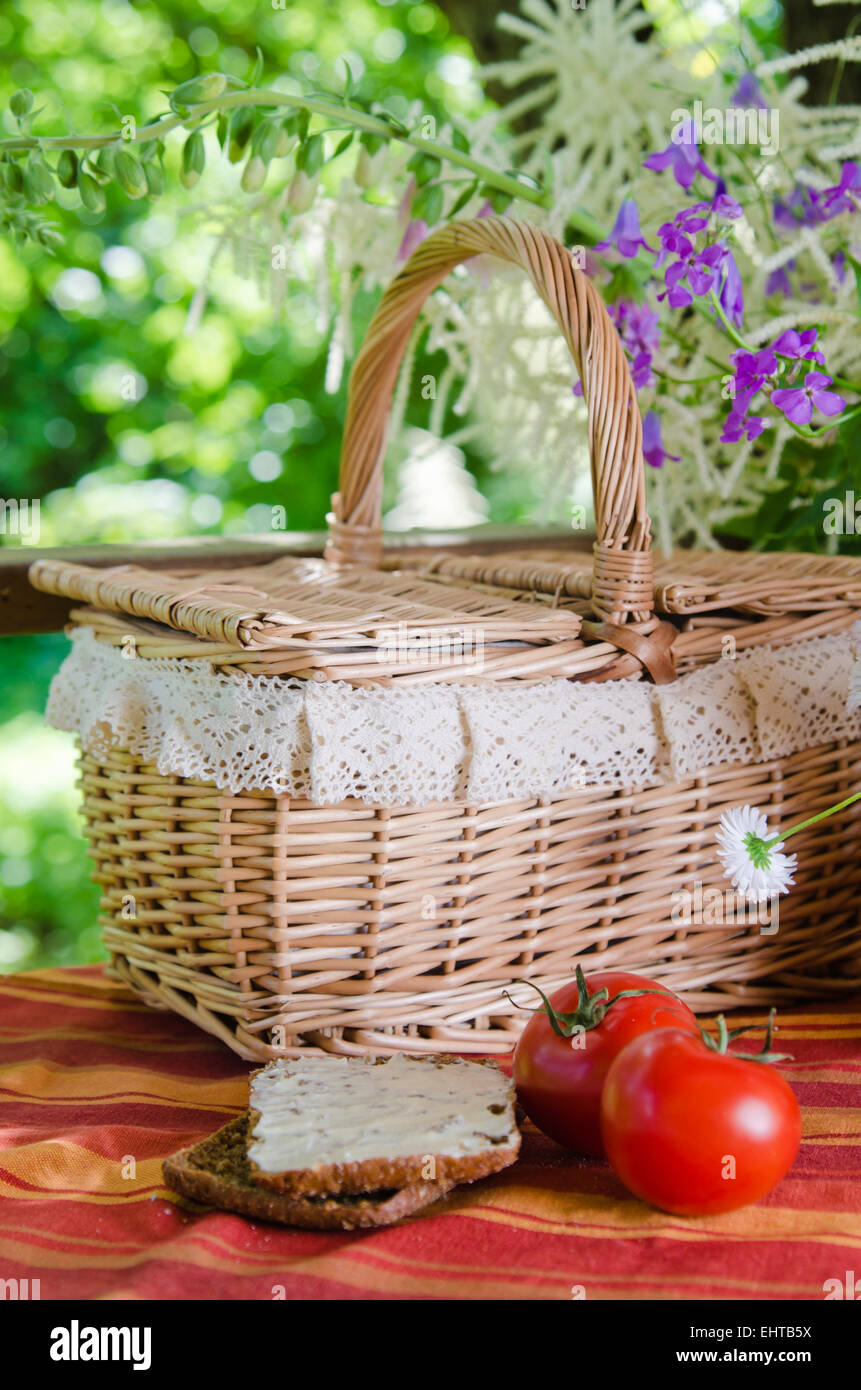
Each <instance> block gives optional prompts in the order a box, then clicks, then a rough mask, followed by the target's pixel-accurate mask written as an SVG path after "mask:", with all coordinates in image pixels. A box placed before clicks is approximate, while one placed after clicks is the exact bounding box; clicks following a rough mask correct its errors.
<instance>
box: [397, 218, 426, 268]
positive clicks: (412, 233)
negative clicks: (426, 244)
mask: <svg viewBox="0 0 861 1390" xmlns="http://www.w3.org/2000/svg"><path fill="white" fill-rule="evenodd" d="M429 231H430V228H429V227H428V224H427V222H425V221H424V219H423V218H421V217H417V218H413V220H412V222H408V223H407V229H406V231H405V232H404V235H403V240H402V241H401V244H400V246H399V247H398V254H397V256H396V257H395V260H396V261H398V262H400V261H408V260H409V258H410V256H411V255H412V254H413V252H414V251H415V249H416V247H417V246H419V245H420V244H421V243H422V242H423V241H424V239H425V237H426V236H427V234H428V232H429Z"/></svg>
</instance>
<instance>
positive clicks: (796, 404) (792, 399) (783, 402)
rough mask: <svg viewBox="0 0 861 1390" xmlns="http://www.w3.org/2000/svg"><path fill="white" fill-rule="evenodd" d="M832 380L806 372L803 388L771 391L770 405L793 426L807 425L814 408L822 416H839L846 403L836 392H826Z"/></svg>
mask: <svg viewBox="0 0 861 1390" xmlns="http://www.w3.org/2000/svg"><path fill="white" fill-rule="evenodd" d="M832 380H833V377H830V376H826V375H825V373H824V372H808V373H807V376H806V377H805V378H804V385H803V386H794V387H786V388H781V389H780V390H779V391H772V393H771V403H772V405H776V406H777V409H778V410H781V411H782V412H783V414H784V415H785V416H786V418H787V420H791V421H792V423H793V424H794V425H807V424H809V423H810V417H811V415H812V414H813V411H814V408H815V409H816V410H821V411H822V414H823V415H839V414H840V412H841V410H843V409H844V407H845V405H846V402H845V401H844V399H843V397H842V396H838V394H837V392H836V391H829V390H828V387H829V386H830V385H831V382H832Z"/></svg>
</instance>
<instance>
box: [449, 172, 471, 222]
mask: <svg viewBox="0 0 861 1390" xmlns="http://www.w3.org/2000/svg"><path fill="white" fill-rule="evenodd" d="M477 192H478V179H473V181H472V183H468V184H467V185H466V188H464V190H463V192H462V193H459V194H458V196H457V198H455V200H454V203H453V205H452V207H451V209H450V211H449V214H448V215H449V217H456V216H457V214H458V213H459V212H460V211H461V209H462V208H465V207H466V205H467V203H468V202H469V201H470V199H471V198H474V197H475V195H476V193H477Z"/></svg>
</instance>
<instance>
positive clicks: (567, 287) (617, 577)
mask: <svg viewBox="0 0 861 1390" xmlns="http://www.w3.org/2000/svg"><path fill="white" fill-rule="evenodd" d="M483 252H484V253H489V254H491V255H494V256H498V257H499V258H500V259H501V260H504V261H509V262H511V263H512V264H514V265H519V266H520V267H521V268H522V269H523V270H525V271H526V274H527V275H528V276H529V278H530V280H531V281H532V283H533V285H534V286H535V288H536V289H537V291H538V293H539V294H540V295H541V298H542V299H543V300H544V302H545V304H546V305H547V306H548V308H549V309H550V310H551V312H552V313H553V314H554V316H555V318H556V321H557V323H558V324H559V327H560V328H561V330H562V333H563V335H564V337H565V341H566V343H567V344H568V347H569V349H570V352H571V356H572V357H573V359H574V363H575V365H576V367H577V372H578V374H579V377H580V380H581V382H582V384H583V395H584V399H585V400H586V403H587V406H588V410H589V454H590V459H591V466H592V492H593V496H594V499H595V520H596V531H597V540H596V542H595V546H594V567H593V579H592V606H593V609H594V611H595V612H596V614H598V616H599V617H600V618H602V619H603V620H604V622H606V623H611V624H616V625H621V624H623V623H625V622H633V623H647V622H648V621H649V620H650V618H651V615H652V605H653V595H654V581H653V570H652V555H651V552H650V550H649V544H650V534H651V525H650V521H649V515H648V512H647V510H646V483H645V470H644V466H643V423H642V419H641V417H640V409H639V406H638V404H637V396H636V392H635V390H634V384H633V382H632V380H631V373H630V371H629V368H628V362H627V359H626V357H625V352H624V349H623V347H622V343H621V341H620V339H619V335H618V333H617V332H616V329H615V327H614V326H613V323H612V320H611V319H610V316H609V314H608V313H607V310H606V308H605V306H604V303H603V301H602V299H601V296H600V295H599V294H598V292H597V290H596V289H595V287H594V286H593V284H592V282H591V281H590V280H589V278H588V277H587V276H586V275H584V274H583V273H582V272H581V271H579V270H577V269H575V266H574V263H573V260H572V257H571V254H570V252H568V251H567V250H566V249H565V247H564V246H562V245H561V243H560V242H558V241H556V240H555V238H554V237H551V236H548V234H547V233H546V232H542V231H540V230H539V229H538V228H536V227H532V226H530V225H529V224H528V223H524V222H515V221H512V220H511V219H509V218H507V217H486V218H485V217H482V218H475V219H474V220H472V221H468V222H452V223H450V224H449V225H448V226H445V227H442V228H440V229H439V230H438V231H436V232H434V233H433V234H432V235H431V236H429V237H428V238H427V239H426V240H425V241H423V242H422V243H421V245H420V246H419V247H418V248H417V249H416V250H415V251H414V252H413V254H412V256H411V257H410V258H409V260H408V261H407V263H406V264H405V265H404V266H403V268H402V269H401V270H400V271H399V273H398V274H397V275H396V276H395V278H394V280H392V282H391V284H390V285H389V287H388V289H387V290H386V292H385V294H384V295H383V298H382V300H381V302H380V304H379V307H378V308H377V311H376V313H375V314H374V317H373V319H372V320H371V324H370V327H369V329H368V332H367V335H366V337H365V340H364V343H363V344H362V348H361V351H360V352H359V355H358V357H357V358H356V361H355V364H354V366H353V370H352V372H351V374H350V385H349V395H348V401H347V419H346V426H345V430H344V442H343V446H342V449H341V472H340V486H339V490H338V492H336V493H335V495H334V497H333V498H332V513H331V514H330V516H329V517H328V523H329V541H328V544H327V548H326V554H327V556H328V557H329V558H330V559H332V560H335V561H339V562H341V563H347V564H361V565H366V566H370V567H371V568H378V567H379V564H380V561H381V558H382V524H381V515H382V492H383V458H384V455H385V449H386V437H387V433H388V425H389V416H390V413H391V404H392V398H393V395H394V389H395V382H396V379H397V374H398V370H399V367H400V363H401V358H402V357H403V354H404V351H405V349H406V346H407V343H408V341H409V337H410V334H411V332H412V329H413V325H414V323H415V321H416V319H417V317H418V314H419V311H420V309H421V306H422V304H423V303H424V301H425V299H426V298H427V296H428V295H429V294H430V293H431V292H432V291H433V290H434V289H436V287H437V285H439V284H440V282H441V281H442V280H443V279H444V278H445V276H446V275H447V274H448V272H449V271H450V270H452V269H453V268H454V267H455V266H456V265H459V264H460V263H461V262H462V261H465V260H469V259H470V258H471V257H472V256H477V255H480V254H481V253H483Z"/></svg>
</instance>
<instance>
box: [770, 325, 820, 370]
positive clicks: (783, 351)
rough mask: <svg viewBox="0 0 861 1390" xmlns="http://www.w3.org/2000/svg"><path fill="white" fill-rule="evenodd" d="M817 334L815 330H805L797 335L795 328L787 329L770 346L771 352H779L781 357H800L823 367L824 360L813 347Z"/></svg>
mask: <svg viewBox="0 0 861 1390" xmlns="http://www.w3.org/2000/svg"><path fill="white" fill-rule="evenodd" d="M818 332H819V330H818V329H816V328H805V330H804V332H803V333H799V332H798V331H797V330H796V329H795V328H787V329H786V331H785V332H784V333H781V335H780V337H779V338H775V340H774V342H773V343H772V345H771V348H772V351H773V352H779V353H780V355H781V357H801V358H804V359H805V360H806V361H808V362H818V363H819V364H820V366H822V367H824V366H825V358H824V357H823V356H822V353H821V352H818V351H817V349H816V347H815V346H814V345H815V343H816V339H817V336H818Z"/></svg>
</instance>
